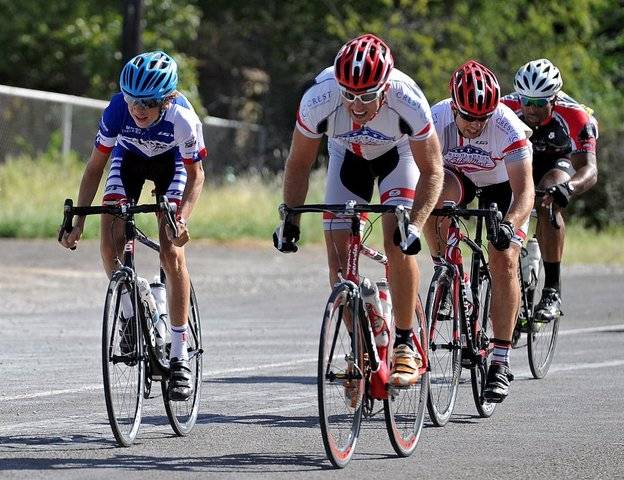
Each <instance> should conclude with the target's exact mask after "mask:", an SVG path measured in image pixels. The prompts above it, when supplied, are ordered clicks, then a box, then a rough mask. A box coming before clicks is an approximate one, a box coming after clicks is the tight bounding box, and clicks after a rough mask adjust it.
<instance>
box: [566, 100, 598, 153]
mask: <svg viewBox="0 0 624 480" xmlns="http://www.w3.org/2000/svg"><path fill="white" fill-rule="evenodd" d="M566 120H567V122H568V127H569V129H570V140H571V141H572V153H594V154H595V153H596V139H597V138H598V123H597V122H596V119H595V118H594V117H593V116H590V115H589V113H588V112H587V111H586V110H585V109H584V108H582V107H579V108H574V109H570V111H569V114H568V115H566Z"/></svg>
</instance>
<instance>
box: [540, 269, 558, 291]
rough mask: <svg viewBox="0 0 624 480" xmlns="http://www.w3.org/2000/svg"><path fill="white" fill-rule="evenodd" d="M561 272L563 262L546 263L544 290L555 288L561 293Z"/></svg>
mask: <svg viewBox="0 0 624 480" xmlns="http://www.w3.org/2000/svg"><path fill="white" fill-rule="evenodd" d="M560 272H561V262H544V276H545V279H544V288H554V289H555V290H557V292H559V293H561V286H560V284H559V274H560Z"/></svg>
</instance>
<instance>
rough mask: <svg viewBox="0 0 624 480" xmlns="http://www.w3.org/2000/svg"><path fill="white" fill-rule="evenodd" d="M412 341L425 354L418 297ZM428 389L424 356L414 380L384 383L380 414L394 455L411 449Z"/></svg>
mask: <svg viewBox="0 0 624 480" xmlns="http://www.w3.org/2000/svg"><path fill="white" fill-rule="evenodd" d="M412 336H413V341H414V345H417V344H419V345H420V346H421V348H422V353H424V355H422V354H421V356H426V355H427V345H428V340H429V330H428V328H427V322H426V317H425V312H424V311H423V309H422V304H421V301H420V297H419V298H418V305H417V307H416V318H415V320H414V330H413V332H412ZM428 392H429V371H428V370H427V366H426V359H425V358H423V366H422V367H421V368H420V379H419V381H418V383H416V384H415V385H412V386H409V387H393V386H388V398H387V399H385V400H384V415H385V418H386V428H387V429H388V435H389V436H390V443H391V444H392V447H393V448H394V450H395V452H396V453H397V455H399V456H400V457H407V456H409V455H411V454H412V453H413V452H414V449H415V448H416V445H417V444H418V440H419V438H420V433H421V431H422V427H423V422H424V419H425V409H426V408H425V406H426V404H427V394H428Z"/></svg>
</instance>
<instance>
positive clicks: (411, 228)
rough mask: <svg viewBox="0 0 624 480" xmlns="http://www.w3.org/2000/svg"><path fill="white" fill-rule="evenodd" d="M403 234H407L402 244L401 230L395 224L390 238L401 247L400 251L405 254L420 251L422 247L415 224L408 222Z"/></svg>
mask: <svg viewBox="0 0 624 480" xmlns="http://www.w3.org/2000/svg"><path fill="white" fill-rule="evenodd" d="M405 235H406V236H407V238H406V239H405V244H403V245H402V244H401V232H400V231H399V227H398V226H397V228H396V230H395V231H394V236H393V238H392V240H393V241H394V244H395V245H397V246H399V247H401V251H402V252H403V253H404V254H405V255H416V254H417V253H418V252H420V249H421V248H422V247H421V244H420V232H419V231H418V228H416V225H414V224H411V223H410V224H409V225H408V226H407V231H406V232H405Z"/></svg>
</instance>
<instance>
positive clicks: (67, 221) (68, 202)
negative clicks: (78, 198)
mask: <svg viewBox="0 0 624 480" xmlns="http://www.w3.org/2000/svg"><path fill="white" fill-rule="evenodd" d="M73 207H74V201H73V200H72V199H71V198H67V199H65V204H64V205H63V223H62V224H61V228H60V229H59V234H58V241H59V243H60V242H61V240H62V239H63V234H64V233H70V232H71V231H72V228H73V226H72V223H73V222H74V214H73V212H72V209H73ZM69 249H70V250H76V247H70V248H69Z"/></svg>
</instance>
